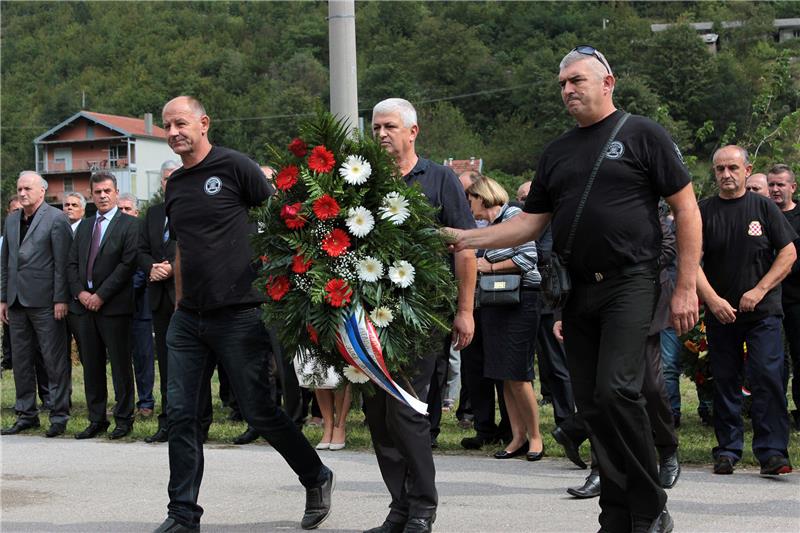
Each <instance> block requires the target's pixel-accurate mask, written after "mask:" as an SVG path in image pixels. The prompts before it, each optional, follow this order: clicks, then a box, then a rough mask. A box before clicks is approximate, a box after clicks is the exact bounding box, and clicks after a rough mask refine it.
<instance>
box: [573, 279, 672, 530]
mask: <svg viewBox="0 0 800 533" xmlns="http://www.w3.org/2000/svg"><path fill="white" fill-rule="evenodd" d="M656 292H657V287H656V276H655V273H654V272H650V271H647V270H642V271H637V272H631V273H627V274H623V275H620V276H618V277H616V278H613V279H608V280H605V281H603V282H601V283H597V284H592V283H588V282H582V281H580V280H576V282H575V287H574V290H573V293H572V295H571V296H570V299H569V301H568V302H567V305H566V307H565V309H564V313H563V322H564V339H565V343H566V345H565V348H566V352H567V354H568V357H567V361H568V363H569V372H570V376H571V377H572V390H573V391H574V393H575V402H576V404H577V406H578V411H579V412H580V413H581V415H582V416H583V418H584V419H585V420H586V422H587V423H588V424H589V428H590V430H591V432H592V435H593V441H592V442H593V444H594V448H595V453H596V454H597V459H598V462H599V467H600V478H601V482H602V486H603V490H602V492H601V495H600V508H601V512H600V524H601V526H602V528H603V529H604V530H607V531H613V532H617V531H630V529H631V517H632V516H637V517H642V518H646V519H653V518H655V517H656V516H658V515H659V514H660V513H661V511H662V509H663V508H664V505H665V504H666V501H667V496H666V493H665V492H664V490H663V489H662V488H661V487H660V486H659V482H658V470H657V462H656V455H655V448H654V445H653V437H652V430H651V427H650V422H649V420H648V417H647V412H646V410H645V401H644V398H643V397H642V394H641V390H642V385H643V382H644V374H645V372H644V368H645V361H644V357H645V355H644V354H645V341H646V339H647V333H648V330H649V327H650V321H651V319H652V316H653V309H654V307H655V302H656Z"/></svg>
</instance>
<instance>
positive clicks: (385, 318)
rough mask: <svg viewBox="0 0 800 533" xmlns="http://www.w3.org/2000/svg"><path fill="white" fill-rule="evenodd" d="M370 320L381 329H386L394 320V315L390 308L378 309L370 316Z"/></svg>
mask: <svg viewBox="0 0 800 533" xmlns="http://www.w3.org/2000/svg"><path fill="white" fill-rule="evenodd" d="M369 318H370V319H371V320H372V323H373V324H375V325H376V326H378V327H379V328H385V327H386V326H388V325H389V323H390V322H391V321H392V320H394V314H392V310H391V309H389V308H388V307H376V308H375V309H373V310H372V312H371V313H370V314H369Z"/></svg>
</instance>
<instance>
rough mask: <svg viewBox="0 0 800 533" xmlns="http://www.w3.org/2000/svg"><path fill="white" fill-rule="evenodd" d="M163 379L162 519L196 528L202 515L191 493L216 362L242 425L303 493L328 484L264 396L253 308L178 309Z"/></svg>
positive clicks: (261, 333)
mask: <svg viewBox="0 0 800 533" xmlns="http://www.w3.org/2000/svg"><path fill="white" fill-rule="evenodd" d="M167 345H168V347H169V349H168V354H169V355H168V357H169V362H168V366H169V377H168V381H167V396H168V401H167V405H168V407H167V417H168V426H169V469H170V477H169V487H168V492H169V505H168V507H167V508H168V511H169V516H170V517H171V518H173V519H175V521H177V522H179V523H181V524H183V525H185V526H188V527H196V526H197V525H198V524H199V523H200V516H202V514H203V508H202V507H200V506H199V505H197V494H198V492H199V490H200V482H201V481H202V479H203V440H202V439H203V431H202V430H201V427H200V425H201V424H200V417H201V415H202V412H203V410H204V407H205V401H206V400H207V398H208V394H209V393H208V389H209V387H210V380H211V374H212V373H213V371H214V366H215V364H216V363H217V362H219V363H220V364H221V365H222V366H223V367H224V368H225V371H226V372H227V373H228V376H229V378H230V382H231V387H232V388H233V390H234V393H235V394H236V397H237V398H238V400H239V406H240V408H241V410H242V415H243V416H244V418H245V420H246V421H247V423H248V424H249V425H250V426H251V427H253V428H255V429H256V431H258V433H259V434H260V435H261V436H263V437H264V438H265V439H267V441H269V443H270V444H271V445H272V447H273V448H275V450H277V451H278V453H280V454H281V455H282V456H283V458H284V459H285V460H286V462H287V463H288V464H289V466H290V467H291V468H292V470H294V472H295V473H296V474H297V475H298V477H299V478H300V483H302V484H303V486H305V487H306V488H310V487H316V486H319V485H321V484H322V483H324V482H325V481H326V480H327V477H328V469H327V468H326V467H325V466H324V465H323V464H322V462H321V461H320V459H319V456H318V455H317V453H316V451H314V448H312V447H311V445H310V444H309V443H308V440H306V438H305V437H304V436H303V434H302V433H301V432H300V430H299V429H297V426H295V425H294V423H293V422H292V420H291V419H290V418H289V417H288V416H287V415H286V413H284V412H283V411H282V410H281V409H279V408H278V407H277V406H276V405H275V402H274V401H273V400H272V397H271V395H270V387H269V380H268V373H267V357H266V355H267V352H268V351H269V336H268V334H267V331H266V329H265V328H264V324H263V323H262V322H261V317H260V312H259V310H258V308H255V307H252V308H245V309H242V308H238V307H226V308H222V309H217V310H214V311H211V312H204V313H194V312H190V311H186V310H183V309H178V310H177V311H176V312H175V314H174V315H173V316H172V321H171V322H170V326H169V331H168V332H167Z"/></svg>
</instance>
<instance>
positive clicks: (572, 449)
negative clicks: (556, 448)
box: [552, 427, 586, 469]
mask: <svg viewBox="0 0 800 533" xmlns="http://www.w3.org/2000/svg"><path fill="white" fill-rule="evenodd" d="M552 435H553V438H554V439H556V442H557V443H559V444H560V445H561V446H562V447H563V448H564V455H566V456H567V459H569V460H570V461H572V462H573V463H574V464H575V466H577V467H578V468H583V469H585V468H586V463H584V462H583V459H581V454H580V452H579V451H578V446H577V444H575V443H574V442H573V441H572V439H571V438H569V435H567V433H566V432H565V431H564V430H562V429H561V428H560V427H556V429H554V430H553V433H552Z"/></svg>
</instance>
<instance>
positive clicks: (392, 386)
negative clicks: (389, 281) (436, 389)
mask: <svg viewBox="0 0 800 533" xmlns="http://www.w3.org/2000/svg"><path fill="white" fill-rule="evenodd" d="M336 347H337V348H338V349H339V353H340V354H341V355H342V357H344V359H345V361H347V362H348V363H350V364H351V365H353V366H354V367H356V368H358V369H360V370H361V371H362V372H364V374H366V375H367V377H369V379H370V381H372V382H373V383H374V384H376V385H377V386H378V387H380V388H382V389H383V390H385V391H386V393H387V394H389V395H391V396H392V397H394V398H395V399H397V401H399V402H401V403H404V404H405V405H407V406H409V407H411V408H412V409H413V410H415V411H416V412H418V413H419V414H422V415H427V414H428V404H426V403H425V402H421V401H420V400H418V399H417V398H415V397H414V396H413V395H412V394H409V393H408V392H406V391H405V390H404V389H403V388H402V387H400V386H398V385H397V383H395V382H394V380H393V379H392V376H390V375H389V370H388V369H387V368H386V362H385V361H384V359H383V350H382V349H381V343H380V340H379V339H378V332H377V331H375V327H374V326H373V325H372V322H370V320H369V317H368V316H367V314H366V313H365V312H364V308H363V307H361V306H360V305H356V306H355V307H354V309H353V312H352V313H350V314H349V315H348V317H347V319H345V320H344V323H343V324H341V325H340V326H339V331H338V332H337V333H336Z"/></svg>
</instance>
